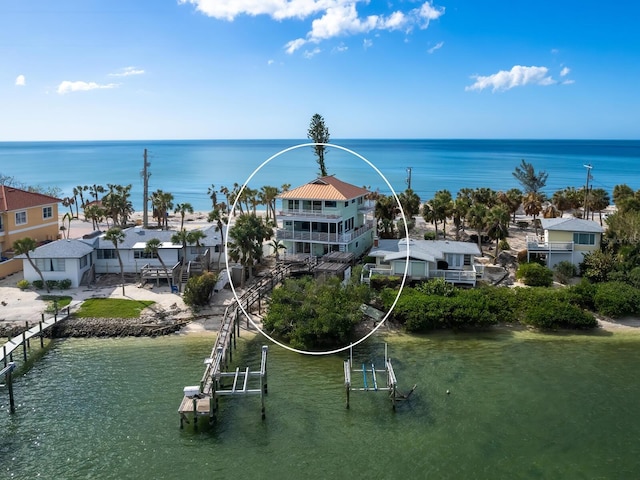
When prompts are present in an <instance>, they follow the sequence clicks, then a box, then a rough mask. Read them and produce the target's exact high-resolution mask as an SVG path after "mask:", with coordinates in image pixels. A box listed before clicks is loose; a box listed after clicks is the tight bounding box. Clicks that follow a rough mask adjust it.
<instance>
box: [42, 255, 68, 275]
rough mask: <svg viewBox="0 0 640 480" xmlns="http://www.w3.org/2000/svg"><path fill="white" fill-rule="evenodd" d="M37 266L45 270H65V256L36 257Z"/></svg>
mask: <svg viewBox="0 0 640 480" xmlns="http://www.w3.org/2000/svg"><path fill="white" fill-rule="evenodd" d="M35 262H36V267H38V268H39V269H40V270H41V271H43V272H64V270H65V268H64V258H36V259H35Z"/></svg>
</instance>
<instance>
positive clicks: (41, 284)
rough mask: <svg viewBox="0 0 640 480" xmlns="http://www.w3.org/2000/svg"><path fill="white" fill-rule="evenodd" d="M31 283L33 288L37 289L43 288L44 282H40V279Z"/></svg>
mask: <svg viewBox="0 0 640 480" xmlns="http://www.w3.org/2000/svg"><path fill="white" fill-rule="evenodd" d="M31 284H32V285H33V288H37V289H38V290H42V289H43V288H44V283H42V280H34V281H33V282H31Z"/></svg>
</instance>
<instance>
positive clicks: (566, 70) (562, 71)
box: [560, 67, 571, 77]
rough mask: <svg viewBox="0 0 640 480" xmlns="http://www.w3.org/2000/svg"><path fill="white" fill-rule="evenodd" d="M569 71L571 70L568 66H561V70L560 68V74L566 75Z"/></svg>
mask: <svg viewBox="0 0 640 480" xmlns="http://www.w3.org/2000/svg"><path fill="white" fill-rule="evenodd" d="M569 72H571V69H570V68H569V67H563V68H562V70H560V76H561V77H566V76H567V75H569Z"/></svg>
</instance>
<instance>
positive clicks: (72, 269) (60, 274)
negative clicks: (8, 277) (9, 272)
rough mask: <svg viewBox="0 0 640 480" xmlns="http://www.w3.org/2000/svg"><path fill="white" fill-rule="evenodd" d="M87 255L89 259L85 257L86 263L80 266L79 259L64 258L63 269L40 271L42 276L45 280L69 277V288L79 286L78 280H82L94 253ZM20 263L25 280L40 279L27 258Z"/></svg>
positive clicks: (89, 266)
mask: <svg viewBox="0 0 640 480" xmlns="http://www.w3.org/2000/svg"><path fill="white" fill-rule="evenodd" d="M88 255H89V259H87V262H86V265H85V266H84V267H82V268H81V267H80V259H78V258H66V259H65V260H64V270H59V271H42V276H43V277H44V279H45V281H46V280H66V279H69V280H71V288H78V287H79V286H80V282H81V281H82V276H83V275H84V273H85V272H86V271H87V270H89V269H90V268H91V264H92V262H93V260H94V255H95V253H93V254H88ZM44 260H49V259H44ZM22 263H23V269H24V278H25V280H28V281H30V282H33V281H34V280H40V275H38V272H36V271H35V269H34V268H33V267H32V266H31V263H30V262H29V261H28V260H23V261H22Z"/></svg>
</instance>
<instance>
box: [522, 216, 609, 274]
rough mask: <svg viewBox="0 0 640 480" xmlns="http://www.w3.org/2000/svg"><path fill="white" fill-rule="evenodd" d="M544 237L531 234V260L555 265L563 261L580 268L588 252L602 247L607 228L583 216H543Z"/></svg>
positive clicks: (529, 250) (529, 248) (529, 249)
mask: <svg viewBox="0 0 640 480" xmlns="http://www.w3.org/2000/svg"><path fill="white" fill-rule="evenodd" d="M540 222H541V224H542V229H543V231H544V235H543V236H527V239H526V241H527V260H530V259H531V258H540V259H542V260H544V261H545V263H546V265H547V267H549V268H553V267H554V266H556V265H557V264H558V263H560V262H562V261H565V260H566V261H569V262H571V263H573V264H574V265H575V266H576V267H577V266H579V265H580V263H581V262H582V260H583V258H584V256H585V255H586V254H587V253H590V252H593V251H595V250H599V249H600V242H601V240H602V233H603V232H604V229H603V228H602V227H601V226H600V224H599V223H597V222H592V221H590V220H583V219H580V218H573V217H571V218H564V217H562V218H543V219H541V220H540Z"/></svg>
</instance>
